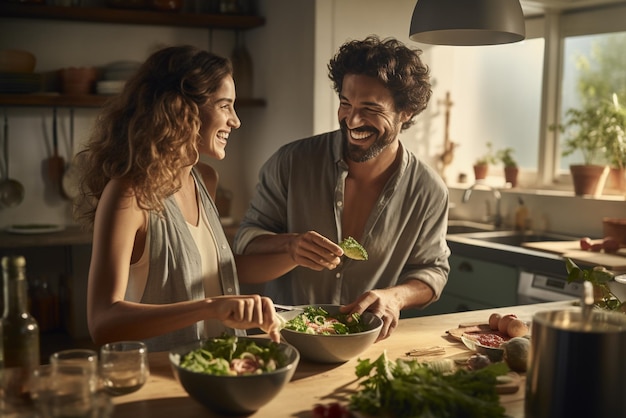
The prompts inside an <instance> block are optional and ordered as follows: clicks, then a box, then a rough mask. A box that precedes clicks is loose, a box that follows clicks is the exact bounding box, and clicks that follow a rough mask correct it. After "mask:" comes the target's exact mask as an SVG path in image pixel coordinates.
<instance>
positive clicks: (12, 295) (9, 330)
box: [1, 256, 39, 399]
mask: <svg viewBox="0 0 626 418" xmlns="http://www.w3.org/2000/svg"><path fill="white" fill-rule="evenodd" d="M2 275H3V279H4V314H3V315H2V327H1V328H2V351H3V361H4V370H3V374H4V385H5V388H4V389H5V395H8V396H9V397H13V398H16V399H20V398H25V397H27V396H28V380H29V377H30V375H31V373H32V371H33V369H35V368H36V367H38V366H39V326H38V325H37V321H36V320H35V318H34V317H33V316H32V315H31V314H30V313H29V312H28V288H27V286H28V282H27V281H26V259H25V258H24V257H22V256H8V257H3V258H2Z"/></svg>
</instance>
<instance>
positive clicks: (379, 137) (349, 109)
mask: <svg viewBox="0 0 626 418" xmlns="http://www.w3.org/2000/svg"><path fill="white" fill-rule="evenodd" d="M339 100H340V104H339V111H338V112H337V116H338V118H339V124H340V126H341V130H342V132H343V136H344V141H346V145H347V147H346V149H347V157H348V158H350V159H351V160H353V161H356V162H364V161H368V160H370V159H372V158H374V157H376V156H377V155H379V154H380V153H381V152H382V151H383V150H384V149H385V148H386V147H387V146H388V145H389V144H391V143H393V141H395V139H396V138H397V137H398V134H399V133H400V130H401V127H402V123H403V122H404V121H406V120H408V117H407V116H406V114H404V113H403V112H401V113H398V112H396V109H395V104H394V101H393V96H392V95H391V92H390V91H389V90H388V89H387V88H386V87H385V86H384V85H383V84H382V83H381V82H380V81H378V80H377V79H376V78H374V77H369V76H366V75H361V74H347V75H346V76H345V77H344V79H343V86H342V89H341V94H340V95H339Z"/></svg>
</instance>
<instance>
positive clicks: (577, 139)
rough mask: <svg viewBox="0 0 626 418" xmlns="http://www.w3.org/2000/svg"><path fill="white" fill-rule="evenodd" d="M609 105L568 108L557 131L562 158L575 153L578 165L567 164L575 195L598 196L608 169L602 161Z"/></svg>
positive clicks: (610, 118)
mask: <svg viewBox="0 0 626 418" xmlns="http://www.w3.org/2000/svg"><path fill="white" fill-rule="evenodd" d="M612 114H613V111H612V110H611V106H609V105H608V104H607V103H604V102H602V101H600V102H599V103H593V104H592V102H588V103H587V104H586V105H585V106H584V107H582V108H580V109H575V108H570V109H568V110H567V112H566V113H565V118H566V120H565V123H563V124H561V125H558V126H557V129H558V130H559V131H560V132H561V133H562V134H563V137H564V138H565V139H564V140H563V150H562V155H563V156H564V157H567V156H570V155H572V154H574V153H575V152H576V151H579V152H580V153H581V154H582V157H583V161H582V163H581V164H571V165H570V173H571V174H572V181H573V183H574V193H575V194H576V196H583V195H594V196H598V195H600V194H602V191H603V189H604V183H605V181H606V178H607V175H608V172H609V166H608V164H607V161H606V141H607V139H606V138H607V136H606V135H607V130H609V131H610V130H611V129H613V124H614V121H613V119H612Z"/></svg>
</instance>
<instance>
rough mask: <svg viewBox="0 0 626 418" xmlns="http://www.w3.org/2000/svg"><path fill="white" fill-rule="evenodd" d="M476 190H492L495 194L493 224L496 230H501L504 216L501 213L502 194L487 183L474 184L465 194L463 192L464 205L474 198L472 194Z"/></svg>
mask: <svg viewBox="0 0 626 418" xmlns="http://www.w3.org/2000/svg"><path fill="white" fill-rule="evenodd" d="M475 189H485V190H490V191H491V192H492V193H493V196H494V197H495V198H496V213H495V215H493V224H494V226H495V227H496V228H500V227H501V226H502V214H501V212H500V200H501V198H502V195H501V194H500V191H499V190H498V189H496V188H495V187H491V186H489V185H488V184H485V183H474V184H472V185H471V186H470V187H468V188H467V189H465V192H463V199H462V202H463V203H467V201H468V200H469V199H470V197H471V196H472V192H473V191H474V190H475Z"/></svg>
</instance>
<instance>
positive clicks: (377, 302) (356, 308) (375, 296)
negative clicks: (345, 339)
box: [340, 289, 401, 342]
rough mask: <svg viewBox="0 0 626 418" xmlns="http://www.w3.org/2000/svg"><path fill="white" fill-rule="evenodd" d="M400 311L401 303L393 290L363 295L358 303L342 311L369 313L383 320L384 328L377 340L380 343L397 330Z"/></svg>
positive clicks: (371, 291) (351, 304) (374, 291)
mask: <svg viewBox="0 0 626 418" xmlns="http://www.w3.org/2000/svg"><path fill="white" fill-rule="evenodd" d="M400 309H401V306H400V301H399V300H398V298H397V296H396V294H395V292H394V291H393V290H391V289H377V290H370V291H367V292H365V293H363V294H362V295H361V296H360V297H359V298H358V299H357V300H356V301H354V302H352V303H350V304H348V305H345V306H342V307H341V308H340V311H341V312H343V313H359V314H362V313H363V312H365V311H369V312H371V313H372V314H374V315H376V316H377V317H379V318H380V319H382V320H383V327H382V328H381V330H380V334H379V335H378V339H377V340H376V342H378V341H380V340H384V339H385V338H387V337H389V336H390V335H391V333H392V332H393V330H394V329H396V327H397V326H398V321H399V320H400Z"/></svg>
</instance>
